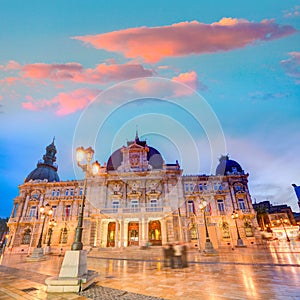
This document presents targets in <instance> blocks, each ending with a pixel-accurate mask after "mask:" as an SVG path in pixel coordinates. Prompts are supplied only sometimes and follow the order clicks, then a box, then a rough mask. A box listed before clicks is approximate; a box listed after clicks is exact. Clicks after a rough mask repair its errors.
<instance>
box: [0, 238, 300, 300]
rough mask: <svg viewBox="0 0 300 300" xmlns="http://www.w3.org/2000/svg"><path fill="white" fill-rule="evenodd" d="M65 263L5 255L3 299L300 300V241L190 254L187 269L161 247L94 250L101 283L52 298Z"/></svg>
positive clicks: (91, 261) (0, 265) (0, 267)
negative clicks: (53, 282) (167, 262)
mask: <svg viewBox="0 0 300 300" xmlns="http://www.w3.org/2000/svg"><path fill="white" fill-rule="evenodd" d="M62 258H63V257H59V256H54V255H49V256H47V260H44V261H40V262H28V261H26V255H25V254H24V255H15V254H9V253H7V252H6V253H5V254H4V256H1V261H0V300H4V299H5V300H7V299H49V300H61V299H76V300H79V299H103V300H108V299H123V300H125V299H126V300H134V299H141V300H143V299H147V300H152V299H153V300H154V299H170V300H171V299H204V300H205V299H264V300H265V299H284V300H286V299H288V300H289V299H290V300H292V299H293V300H296V299H299V300H300V242H295V241H291V242H290V243H287V242H285V241H282V242H279V241H272V242H268V243H266V244H264V245H260V246H259V247H258V246H252V247H247V248H235V249H234V250H232V249H231V248H227V249H222V250H219V254H218V255H217V256H205V255H201V254H200V253H199V252H198V251H197V250H196V249H195V250H189V251H188V267H187V268H183V269H177V268H176V269H171V268H168V267H167V268H166V267H164V264H163V253H162V249H161V247H150V248H149V249H147V250H141V249H139V248H126V249H123V250H117V249H105V250H104V249H100V250H98V249H93V250H92V251H91V252H90V253H89V254H88V268H89V269H92V270H96V271H97V272H98V273H99V276H98V278H97V280H98V281H97V283H96V284H94V285H93V286H91V287H90V288H88V289H87V290H85V291H83V292H81V293H80V295H79V294H75V293H64V294H60V293H58V294H49V293H46V292H45V289H46V286H45V279H46V278H47V277H50V276H55V275H57V274H58V272H59V269H60V265H61V263H62Z"/></svg>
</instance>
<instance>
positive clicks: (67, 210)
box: [64, 205, 71, 220]
mask: <svg viewBox="0 0 300 300" xmlns="http://www.w3.org/2000/svg"><path fill="white" fill-rule="evenodd" d="M70 216H71V205H66V206H65V211H64V217H65V220H69V219H70Z"/></svg>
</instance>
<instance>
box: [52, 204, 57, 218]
mask: <svg viewBox="0 0 300 300" xmlns="http://www.w3.org/2000/svg"><path fill="white" fill-rule="evenodd" d="M56 208H57V207H56V205H53V206H52V211H53V213H52V217H53V218H55V217H56Z"/></svg>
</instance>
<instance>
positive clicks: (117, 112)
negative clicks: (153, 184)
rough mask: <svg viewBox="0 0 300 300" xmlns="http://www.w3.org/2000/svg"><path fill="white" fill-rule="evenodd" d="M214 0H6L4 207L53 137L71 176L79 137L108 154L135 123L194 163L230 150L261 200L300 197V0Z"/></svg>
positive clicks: (208, 166)
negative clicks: (298, 194)
mask: <svg viewBox="0 0 300 300" xmlns="http://www.w3.org/2000/svg"><path fill="white" fill-rule="evenodd" d="M206 2H208V1H174V0H173V1H156V0H154V1H151V2H150V1H147V2H146V3H144V1H110V2H109V3H108V1H98V0H97V1H72V2H70V1H55V0H53V1H21V0H20V1H15V0H11V1H2V2H1V10H0V20H1V21H0V25H1V26H0V86H1V90H0V126H1V131H0V141H1V143H0V150H1V151H0V201H1V205H0V217H7V216H9V215H10V213H11V209H12V205H13V199H14V198H15V197H16V196H18V185H20V184H22V183H23V182H24V179H25V178H26V176H27V175H28V174H29V173H30V172H31V171H32V170H33V169H34V168H35V167H36V164H37V162H38V160H40V159H41V158H42V156H43V155H44V153H45V147H46V146H47V145H49V144H50V143H51V142H52V140H53V137H55V145H56V148H57V151H58V152H57V164H58V166H59V169H58V174H59V176H60V178H61V180H68V179H75V178H83V176H84V174H82V172H81V170H78V169H77V168H76V167H74V161H73V160H74V149H75V148H76V147H78V146H84V147H88V146H92V147H93V148H94V149H95V156H94V159H97V160H98V161H99V162H100V163H101V164H102V165H103V164H104V163H105V162H106V161H107V160H108V158H109V156H110V154H111V153H112V152H113V151H115V150H116V149H118V148H119V147H121V146H123V145H125V144H126V142H127V141H130V140H133V139H134V137H135V134H136V131H138V134H139V136H140V138H141V139H145V140H146V141H147V143H148V144H149V145H150V146H152V147H154V148H156V149H157V150H159V151H160V153H161V154H162V156H163V158H164V160H165V162H166V163H174V162H175V161H176V160H178V161H179V163H180V166H181V168H182V169H183V172H184V174H208V175H209V174H214V172H215V169H216V167H217V164H218V159H219V158H220V156H221V155H223V154H229V157H230V158H231V159H233V160H236V161H237V162H239V163H240V165H241V166H242V168H243V169H244V170H245V172H246V173H249V178H248V179H249V189H250V193H251V197H252V201H253V202H255V201H256V202H260V201H264V200H269V201H270V202H271V203H272V204H274V205H276V204H288V205H290V206H291V207H292V209H293V210H294V211H296V212H298V211H299V208H298V206H297V198H296V195H295V193H294V190H293V187H292V184H293V183H295V184H297V185H300V155H299V153H300V130H299V129H300V35H299V29H300V5H299V2H298V1H290V0H286V1H269V0H268V1H266V0H262V1H247V2H243V3H242V4H240V1H233V0H229V1H209V3H206Z"/></svg>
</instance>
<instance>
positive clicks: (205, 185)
mask: <svg viewBox="0 0 300 300" xmlns="http://www.w3.org/2000/svg"><path fill="white" fill-rule="evenodd" d="M204 190H205V191H207V184H206V183H204Z"/></svg>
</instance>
